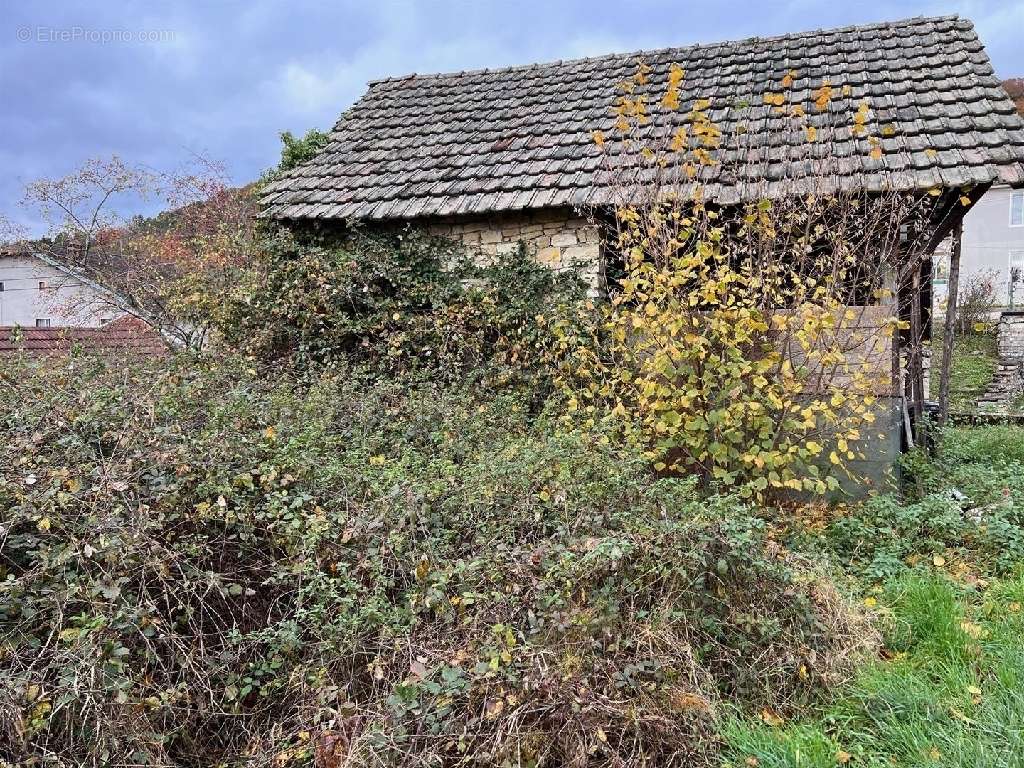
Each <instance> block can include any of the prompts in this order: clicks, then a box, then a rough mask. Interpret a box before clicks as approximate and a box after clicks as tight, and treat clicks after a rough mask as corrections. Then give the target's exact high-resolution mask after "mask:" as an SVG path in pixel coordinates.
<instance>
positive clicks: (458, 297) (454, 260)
mask: <svg viewBox="0 0 1024 768" xmlns="http://www.w3.org/2000/svg"><path fill="white" fill-rule="evenodd" d="M581 296H582V286H581V284H580V283H579V281H578V280H576V279H575V278H574V277H573V276H570V275H564V276H558V275H556V274H555V273H553V272H552V271H551V270H549V269H546V268H543V267H541V266H539V265H537V264H536V263H535V262H534V261H533V260H532V259H530V258H529V256H528V254H526V253H525V252H524V251H522V250H521V251H520V252H518V253H515V254H512V255H508V256H503V257H499V258H497V259H496V260H495V261H493V262H491V263H487V264H477V263H474V262H473V261H472V260H471V259H470V258H468V257H467V255H466V254H465V252H464V250H463V246H462V244H461V243H454V242H452V241H449V240H446V239H443V238H438V237H432V236H429V235H426V234H424V233H423V232H421V231H418V230H415V229H413V228H409V227H405V228H396V229H393V230H388V231H367V230H362V229H356V230H352V231H349V232H348V233H346V234H345V235H344V236H342V235H339V234H337V233H329V232H327V233H325V232H304V233H299V234H297V235H296V234H294V233H291V232H287V231H278V232H274V233H270V234H268V235H267V236H266V238H265V240H264V243H263V247H262V248H261V256H260V260H259V261H258V263H257V264H255V265H253V268H252V269H251V270H249V272H248V273H247V274H246V275H245V278H244V279H243V280H242V281H241V282H240V283H239V285H238V288H237V290H236V291H235V293H234V294H233V295H232V296H230V297H228V300H227V301H226V302H224V308H223V311H222V313H221V316H220V317H219V320H218V324H217V325H218V328H219V329H220V331H221V334H222V336H223V337H224V338H225V340H226V341H227V342H228V344H229V345H230V346H232V347H233V348H236V349H239V350H241V351H242V352H243V353H246V354H249V355H252V356H254V357H257V358H259V359H262V360H282V359H288V360H291V361H292V362H294V363H296V364H298V365H300V366H308V365H317V366H323V365H338V364H345V363H352V362H362V363H367V364H372V365H374V366H375V368H376V370H377V371H378V372H380V373H381V374H382V375H395V374H408V373H414V372H417V371H418V372H425V373H427V374H429V376H430V378H432V379H433V380H435V381H462V380H463V379H464V378H465V377H466V376H467V375H479V374H481V373H482V372H486V374H487V376H488V377H489V378H490V380H492V381H498V382H504V381H506V380H508V379H511V378H516V377H520V378H523V377H525V378H527V379H528V380H530V381H531V383H532V384H537V381H536V379H535V378H534V377H533V376H532V374H536V373H537V372H538V370H539V368H540V367H541V366H540V361H541V358H542V356H541V355H539V354H538V352H539V350H540V348H541V347H542V346H543V345H544V343H545V339H546V335H545V333H546V332H545V327H546V326H545V325H544V324H542V323H538V322H537V319H536V318H537V315H538V314H541V313H542V312H557V311H558V310H559V308H560V307H563V306H569V305H571V304H572V303H573V302H574V301H575V300H577V299H578V298H580V297H581Z"/></svg>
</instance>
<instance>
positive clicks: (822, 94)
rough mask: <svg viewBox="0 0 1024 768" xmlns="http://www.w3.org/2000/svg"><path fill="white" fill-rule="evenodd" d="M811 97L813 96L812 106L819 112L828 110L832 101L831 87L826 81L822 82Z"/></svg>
mask: <svg viewBox="0 0 1024 768" xmlns="http://www.w3.org/2000/svg"><path fill="white" fill-rule="evenodd" d="M811 95H812V96H814V106H815V107H817V109H818V111H819V112H824V111H825V110H826V109H828V104H829V102H830V101H832V86H831V85H830V84H829V81H828V80H824V81H823V82H822V84H821V87H820V88H819V89H818V90H816V91H815V92H814V93H813V94H811Z"/></svg>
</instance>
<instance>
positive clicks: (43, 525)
mask: <svg viewBox="0 0 1024 768" xmlns="http://www.w3.org/2000/svg"><path fill="white" fill-rule="evenodd" d="M36 528H38V529H39V530H40V531H42V532H43V533H46V532H47V531H48V530H50V518H48V517H41V518H39V521H38V522H37V523H36Z"/></svg>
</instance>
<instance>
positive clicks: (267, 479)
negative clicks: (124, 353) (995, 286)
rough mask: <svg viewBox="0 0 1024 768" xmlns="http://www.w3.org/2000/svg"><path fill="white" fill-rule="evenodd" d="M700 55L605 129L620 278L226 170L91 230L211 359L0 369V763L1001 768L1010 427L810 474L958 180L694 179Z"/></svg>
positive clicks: (709, 142) (1016, 472)
mask: <svg viewBox="0 0 1024 768" xmlns="http://www.w3.org/2000/svg"><path fill="white" fill-rule="evenodd" d="M682 77H683V74H682V73H681V71H679V70H678V69H676V68H674V69H672V70H671V71H670V72H669V73H665V78H664V83H652V82H651V79H652V77H651V75H650V73H649V71H647V70H646V69H645V67H644V66H643V65H642V64H641V66H640V67H639V69H638V71H637V76H636V77H635V78H634V79H633V80H631V81H629V82H627V83H624V84H622V86H621V89H622V99H621V101H620V103H619V110H620V117H621V122H620V126H619V127H620V128H621V131H620V132H619V133H620V135H618V136H616V137H605V136H603V135H599V136H596V137H595V140H596V141H598V143H599V144H601V146H602V147H603V148H604V149H605V151H606V153H607V161H608V171H609V174H610V176H609V177H610V178H613V179H615V180H616V181H615V189H616V190H617V194H618V195H619V198H620V199H619V200H618V204H617V205H616V206H615V210H614V215H610V216H608V217H607V218H606V219H605V223H606V224H607V225H608V231H607V243H608V246H609V247H608V251H609V265H608V269H607V271H606V274H607V282H606V285H605V288H606V289H607V294H608V295H607V297H606V298H602V299H594V298H593V297H588V296H587V295H586V291H585V288H584V286H581V285H579V284H578V281H577V280H575V279H574V277H573V276H572V275H566V274H562V275H556V274H553V273H551V272H549V271H547V270H546V269H542V268H539V267H538V265H537V264H536V263H534V262H533V260H532V259H531V254H529V253H527V252H526V251H525V250H523V251H521V252H520V253H518V254H513V255H509V256H505V257H502V258H500V259H497V260H495V261H493V262H488V263H486V264H482V263H477V262H476V261H474V260H473V259H472V257H471V256H472V255H471V254H469V255H467V254H465V253H464V252H463V251H462V250H461V249H460V248H457V247H455V245H454V244H453V243H451V242H449V241H446V240H444V239H440V238H436V237H431V236H428V235H426V234H424V233H422V232H419V231H416V230H415V229H413V228H393V229H389V230H386V231H381V230H380V229H373V228H369V227H359V226H357V227H354V228H348V229H346V230H345V231H343V232H339V231H336V230H328V229H325V228H293V229H290V230H288V229H282V228H278V227H273V226H270V225H267V224H261V225H260V226H259V227H254V226H251V225H250V224H251V222H250V221H249V220H248V219H246V218H245V217H244V216H241V215H239V212H240V211H241V210H242V209H243V207H244V203H243V202H240V201H239V200H236V199H234V198H230V199H229V198H226V197H224V196H222V193H223V192H225V190H223V189H222V188H221V187H220V186H219V185H214V187H215V189H214V191H215V192H216V193H217V194H216V195H214V197H215V198H216V200H218V201H220V203H221V205H220V206H217V205H214V206H213V207H211V208H202V207H198V208H196V207H189V208H187V210H186V212H185V213H184V214H182V215H180V216H177V217H171V218H170V219H169V220H163V221H162V222H155V223H154V222H150V223H146V222H135V223H134V224H133V226H132V227H129V228H126V229H124V230H123V231H122V230H120V229H119V230H118V232H117V237H108V238H107V240H104V239H103V238H102V237H101V238H99V239H100V241H101V242H117V243H119V246H118V248H119V249H120V250H118V251H117V253H118V254H122V255H123V258H124V259H126V260H129V261H131V260H133V259H142V256H141V255H140V254H144V253H152V254H153V256H152V258H151V260H150V261H148V262H146V264H148V265H149V266H148V267H147V268H145V269H143V268H142V267H141V266H140V268H139V269H138V270H136V272H135V273H136V274H138V275H140V280H143V281H144V282H145V284H144V285H140V286H138V287H137V289H136V292H135V295H137V296H139V297H140V301H139V303H140V307H141V305H142V304H143V303H144V302H143V299H144V300H145V303H146V307H147V311H145V312H142V311H141V310H140V314H145V315H146V316H148V317H150V318H151V319H154V322H157V323H163V321H162V320H160V319H158V318H163V317H171V318H175V319H176V322H177V325H175V323H163V327H166V325H168V324H169V325H171V326H174V327H177V326H178V325H180V327H181V328H182V329H184V331H185V332H187V333H189V334H191V332H192V331H194V330H195V329H196V328H199V327H201V329H202V332H201V334H200V335H201V338H202V341H203V344H202V345H199V347H198V348H197V345H195V344H192V345H190V346H191V347H192V348H191V349H182V350H179V351H178V352H176V353H175V354H173V355H171V356H170V357H169V358H168V359H167V360H161V361H151V362H140V363H134V364H130V363H128V362H127V361H122V360H114V361H111V360H105V359H103V358H96V357H93V356H90V355H89V354H86V353H84V352H76V353H74V354H72V355H70V356H68V357H67V358H60V359H51V360H33V359H28V358H26V359H12V361H11V363H10V364H9V365H5V367H4V369H3V370H2V371H0V381H2V383H3V386H2V387H0V434H2V436H3V439H2V440H0V515H2V520H0V590H2V592H0V637H2V640H0V643H2V644H0V760H3V761H4V762H5V763H6V764H11V765H67V766H71V765H76V766H78V765H95V766H101V765H102V766H107V765H111V766H125V765H133V766H134V765H174V766H208V765H218V766H242V765H245V766H251V765H266V766H279V767H281V766H292V765H295V766H301V765H314V766H324V767H325V768H328V767H329V768H334V767H336V766H382V767H383V766H424V767H425V766H470V765H479V766H484V765H489V766H509V767H511V766H537V767H539V766H581V767H582V766H638V765H650V766H694V765H698V766H699V765H706V766H722V765H729V766H736V767H737V768H738V767H739V766H758V765H763V766H784V765H787V766H788V765H796V764H800V765H803V764H805V762H806V764H808V765H815V766H826V765H828V766H831V765H843V764H846V763H853V762H854V761H856V762H857V763H860V762H863V764H865V765H872V764H873V765H883V764H884V765H901V766H902V765H906V766H910V765H921V764H923V763H922V762H921V761H922V760H931V761H933V762H936V763H937V764H941V760H942V759H943V758H944V756H949V757H950V759H951V760H954V761H956V762H953V763H950V764H957V765H965V766H966V765H980V764H987V765H993V766H995V765H1003V764H1009V763H1000V762H999V761H998V755H999V754H1001V753H999V752H998V750H999V749H1000V747H999V744H1000V743H1001V741H1002V740H1003V737H1005V738H1007V739H1011V740H1012V739H1013V738H1016V740H1017V741H1019V740H1020V734H1019V728H1018V729H1017V731H1016V736H1014V731H1013V723H1019V722H1020V719H1019V717H1020V715H1021V714H1024V705H1022V703H1021V699H1020V697H1019V695H1017V694H1015V693H1014V691H1016V690H1018V688H1017V687H1016V686H1015V685H1014V684H1013V681H1014V680H1019V679H1021V675H1024V668H1022V666H1021V663H1020V646H1019V628H1020V616H1019V611H1020V605H1021V601H1022V599H1024V592H1022V590H1024V587H1022V585H1021V583H1020V578H1019V573H1020V565H1019V564H1020V560H1021V557H1022V556H1024V527H1022V523H1024V521H1022V519H1021V516H1020V514H1019V512H1018V511H1017V510H1018V509H1019V508H1020V507H1019V505H1020V504H1022V503H1024V486H1022V485H1021V482H1020V477H1021V476H1022V472H1021V462H1022V461H1024V452H1022V451H1021V449H1020V446H1021V445H1024V437H1022V435H1021V434H1020V431H1019V430H1017V429H1015V428H1010V427H1006V428H999V429H995V430H964V429H961V430H951V431H949V432H948V433H946V434H945V435H944V436H941V435H940V437H939V440H940V447H939V452H938V455H937V457H929V456H926V455H924V454H920V453H914V454H911V455H910V456H909V457H908V458H907V460H906V461H905V465H904V470H905V476H906V478H907V483H906V486H905V488H904V489H903V491H902V492H901V493H899V494H897V493H895V492H894V493H892V494H890V495H883V496H878V497H876V498H874V499H872V500H870V501H868V502H865V503H856V504H853V503H845V504H844V503H838V504H829V503H826V502H825V501H824V500H823V499H822V498H821V496H822V494H824V493H825V492H827V491H829V490H830V489H832V488H834V486H835V485H836V478H837V477H839V476H840V474H839V473H842V472H844V471H847V470H849V469H850V462H851V460H852V459H854V458H855V457H856V456H857V455H858V453H859V452H860V451H861V450H862V447H861V446H862V445H863V441H866V440H869V439H871V437H872V419H873V411H872V408H871V406H872V398H874V397H875V396H876V395H878V394H879V393H880V392H883V391H886V390H885V387H886V386H891V381H890V379H889V375H890V368H889V367H888V363H889V359H890V357H891V352H892V349H891V343H892V342H891V341H884V340H886V339H889V340H891V339H892V338H894V333H893V332H894V331H896V330H899V327H900V324H901V321H900V319H899V307H897V306H896V305H894V304H892V303H891V298H892V294H893V293H894V291H895V289H897V288H898V287H899V283H900V282H901V281H903V280H906V279H908V275H910V274H911V273H912V270H913V269H914V268H916V267H917V266H918V265H919V262H918V261H917V260H918V259H920V258H922V255H921V252H920V246H921V244H922V243H923V242H924V241H925V239H926V237H927V233H926V232H924V231H923V229H922V227H921V222H922V221H924V220H926V219H927V214H928V206H929V200H930V199H931V196H930V195H927V194H926V195H923V196H922V197H920V198H911V197H907V196H905V195H896V194H882V195H879V196H876V197H875V198H868V197H867V196H861V197H856V196H851V195H849V194H840V193H839V192H836V191H831V192H830V191H828V190H825V189H821V190H816V191H815V192H814V193H813V194H805V195H800V196H798V197H795V198H767V197H765V198H761V199H753V200H751V201H749V202H744V203H742V204H738V205H736V206H734V207H731V208H726V207H723V206H721V205H718V204H716V203H714V202H713V201H711V200H706V199H705V198H704V195H703V187H702V184H701V180H702V174H704V173H705V172H706V169H708V168H709V167H710V166H711V165H713V164H716V163H717V164H721V167H720V168H719V169H718V170H727V171H728V172H729V173H737V174H742V173H744V169H743V161H742V160H740V159H739V158H740V155H742V154H743V153H741V152H739V151H738V149H739V148H740V147H741V145H742V141H743V137H742V134H737V135H735V136H725V135H722V132H721V131H720V130H718V129H717V128H716V126H715V125H714V124H713V123H712V122H711V121H710V118H709V117H708V113H709V110H708V105H707V104H706V103H705V102H704V101H703V100H699V101H698V102H697V103H695V104H692V105H683V104H681V103H679V102H680V99H679V98H678V86H679V82H680V81H681V78H682ZM793 77H795V75H792V74H790V75H787V76H786V78H785V79H784V81H783V82H782V83H780V86H779V89H778V92H773V93H769V94H765V96H764V98H765V103H766V104H768V105H769V106H770V107H771V108H772V109H779V110H783V111H785V112H786V114H787V115H789V117H790V118H791V119H792V129H793V131H794V132H795V133H796V134H798V135H799V136H801V137H802V140H801V141H800V142H799V144H798V145H794V146H800V147H804V148H805V149H803V150H800V151H804V152H806V155H805V156H804V157H805V158H806V159H807V160H808V162H812V161H813V162H817V161H818V158H819V156H818V154H817V153H816V151H815V149H814V147H815V142H816V141H818V140H819V138H821V136H822V134H824V133H825V132H827V131H828V130H833V129H834V130H839V128H840V127H841V126H845V129H847V130H849V129H851V126H852V128H853V129H857V127H858V126H860V130H855V133H857V134H858V135H860V134H865V135H863V136H862V138H863V141H864V148H865V151H867V152H871V153H874V152H876V151H880V149H879V145H878V143H877V142H872V141H871V138H872V137H870V136H868V135H866V129H864V125H865V115H866V111H865V110H867V109H870V105H868V106H867V107H866V108H864V109H862V108H860V107H858V108H857V111H856V112H855V113H854V114H852V115H844V114H840V113H839V112H838V111H835V113H833V111H832V110H831V108H830V94H831V92H832V90H833V89H835V90H836V91H839V92H841V89H842V85H841V84H838V83H837V84H828V83H823V84H821V86H820V88H818V89H817V90H816V96H815V98H814V100H813V101H812V102H811V103H809V104H799V103H794V100H793V98H792V97H791V95H790V91H789V88H790V86H791V85H792V79H793ZM655 86H658V87H659V88H663V93H662V94H661V95H660V97H659V98H660V102H659V103H660V104H661V109H660V110H658V111H657V113H656V114H657V115H660V116H663V115H670V117H666V118H664V121H663V122H661V123H659V119H656V118H655V117H654V116H652V115H654V111H653V110H651V109H649V108H648V106H647V102H646V101H645V99H646V95H645V94H648V93H650V92H651V89H653V88H654V87H655ZM674 93H675V96H673V94H674ZM809 113H813V114H819V115H823V116H827V117H828V121H827V122H828V125H825V126H823V127H820V122H819V124H818V125H812V124H811V123H810V122H808V120H807V115H808V114H809ZM672 116H674V117H672ZM677 118H678V120H680V121H681V123H682V124H685V126H687V127H686V128H685V130H683V132H682V133H681V132H680V128H681V125H680V124H677V122H676V120H677ZM659 126H660V127H659ZM321 138H322V136H321ZM307 140H310V141H312V142H314V143H315V142H317V141H320V138H318V136H317V135H315V134H314V135H311V136H307ZM302 141H304V140H296V139H292V140H291V142H288V143H287V146H286V153H287V154H288V157H291V158H293V159H295V158H299V159H301V158H302V157H305V156H306V154H305V152H306V148H305V147H303V146H302V144H301V142H302ZM730 158H731V159H730ZM821 162H826V161H824V160H822V161H821ZM824 175H827V174H824ZM641 181H642V182H643V183H640V182H641ZM217 211H221V212H223V215H220V214H218V213H217ZM188 222H199V223H198V224H195V225H193V224H190V223H188ZM894 228H895V229H894ZM901 228H902V229H903V230H904V232H908V233H909V235H908V237H907V238H906V239H904V240H903V242H902V243H901V244H900V247H899V248H898V249H897V248H896V247H895V245H896V243H895V240H898V239H899V238H898V234H897V235H894V234H893V233H894V232H897V233H898V231H899V230H900V229H901ZM193 229H194V233H195V236H194V237H193V236H190V232H191V231H192V230H193ZM66 237H67V238H72V239H73V236H72V234H70V233H66ZM89 237H90V238H91V237H92V235H91V234H89ZM90 242H91V245H90V248H99V247H100V246H97V245H96V244H95V240H90ZM140 243H147V244H149V245H151V246H153V245H159V246H160V247H158V248H157V247H151V248H148V249H139V245H140ZM176 254H179V255H180V256H181V259H183V260H184V263H187V265H188V269H187V270H184V269H178V268H176V266H175V265H176V264H178V261H177V258H178V257H177V256H176ZM94 256H95V257H96V258H95V259H93V257H92V256H91V257H90V261H93V262H94V263H98V264H100V265H102V264H104V263H106V262H104V261H103V259H102V258H101V255H100V254H94ZM243 256H244V258H243ZM908 264H909V265H910V267H908V266H907V265H908ZM96 276H97V278H98V279H102V278H103V276H104V272H103V270H101V269H97V272H96ZM189 318H202V323H201V326H200V325H196V324H195V323H193V322H191V321H190V320H189ZM905 330H906V331H910V332H911V338H910V348H909V352H910V355H909V356H910V357H911V358H913V354H914V349H915V348H914V346H913V344H914V342H915V340H914V339H913V338H912V336H913V332H914V331H915V330H917V329H910V328H908V329H905ZM195 338H198V337H196V336H193V335H189V336H188V339H187V340H193V339H195ZM880 338H881V339H883V342H879V339H880ZM880 343H881V347H879V346H878V345H879V344H880ZM879 355H882V356H883V357H884V358H885V364H884V365H883V366H882V371H883V374H884V375H881V376H880V375H879V365H880V363H879V360H878V356H879ZM954 485H955V486H956V487H957V488H958V491H957V493H955V494H954V493H952V492H951V491H950V488H951V487H953V486H954ZM796 490H799V491H801V492H802V493H803V495H802V496H801V497H799V501H796V500H794V497H793V496H792V495H788V496H787V495H785V494H784V493H783V492H784V491H785V492H788V491H796ZM1015 632H1016V638H1017V639H1014V633H1015ZM939 662H941V663H939ZM887 675H896V676H897V678H896V679H898V680H900V681H902V683H903V687H902V688H894V687H892V686H886V684H885V680H886V679H887ZM934 722H939V723H940V726H941V727H939V728H938V729H936V730H931V729H932V726H931V725H929V723H934ZM972 723H981V724H983V726H984V727H981V726H979V727H978V728H977V729H976V728H975V727H974V726H973V725H972ZM993 734H994V735H993ZM935 755H938V756H937V757H936V756H935ZM972 760H973V762H971V761H972ZM798 761H805V762H798ZM986 761H987V762H986Z"/></svg>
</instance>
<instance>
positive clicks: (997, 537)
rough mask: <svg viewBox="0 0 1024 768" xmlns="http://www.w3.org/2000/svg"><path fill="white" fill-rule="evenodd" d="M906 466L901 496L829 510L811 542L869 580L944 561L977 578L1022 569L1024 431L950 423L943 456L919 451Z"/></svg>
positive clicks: (956, 570) (962, 575)
mask: <svg viewBox="0 0 1024 768" xmlns="http://www.w3.org/2000/svg"><path fill="white" fill-rule="evenodd" d="M901 470H902V474H903V477H904V480H905V484H904V493H903V494H902V495H892V494H891V495H884V496H878V497H875V498H872V499H870V500H868V501H866V502H864V503H860V504H855V505H851V506H849V507H845V506H844V507H840V508H836V509H831V510H827V511H826V515H825V516H826V518H827V519H826V520H825V521H824V522H823V523H821V524H820V525H819V526H818V528H817V529H816V530H814V531H813V532H812V533H811V536H813V537H814V539H813V544H812V546H816V547H820V546H821V545H822V543H824V544H826V545H827V546H828V547H829V548H830V549H831V551H832V554H833V555H834V557H835V559H836V560H837V562H838V563H839V564H841V565H842V566H843V567H844V568H846V569H847V570H849V571H850V572H852V573H853V574H855V575H856V576H858V577H861V578H864V579H866V580H867V581H868V582H869V583H882V582H884V581H887V580H889V579H892V578H895V577H899V576H901V574H902V573H903V572H904V571H906V570H907V569H909V568H915V567H917V568H924V567H939V568H942V569H944V570H947V571H949V572H951V573H953V574H954V575H957V576H958V577H960V578H966V579H968V580H971V581H975V580H977V579H984V578H986V577H991V576H1000V575H1002V576H1005V575H1007V574H1010V573H1013V572H1014V571H1016V570H1017V569H1019V568H1020V564H1021V563H1022V562H1024V512H1022V510H1024V481H1022V477H1024V430H1022V429H1021V428H1020V427H1010V426H1004V427H987V428H982V429H978V428H950V429H948V430H947V431H946V434H945V435H944V436H943V438H942V440H941V444H940V446H939V450H938V455H937V456H935V457H932V456H928V455H927V454H926V453H925V452H924V451H920V450H919V451H915V452H912V453H910V454H907V455H906V456H905V457H904V458H903V460H902V467H901ZM797 527H798V528H799V526H797ZM819 533H824V539H823V540H822V539H819V538H818V535H819ZM800 544H802V545H804V546H806V545H807V544H808V541H807V539H806V538H804V539H803V540H802V541H801V542H800Z"/></svg>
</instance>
